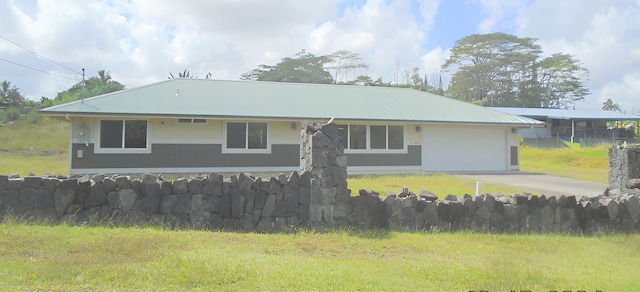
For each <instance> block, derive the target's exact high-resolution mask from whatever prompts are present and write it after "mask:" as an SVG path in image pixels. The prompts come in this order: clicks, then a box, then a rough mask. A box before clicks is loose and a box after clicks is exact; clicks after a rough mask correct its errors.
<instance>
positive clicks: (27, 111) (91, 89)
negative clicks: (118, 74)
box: [0, 70, 125, 122]
mask: <svg viewBox="0 0 640 292" xmlns="http://www.w3.org/2000/svg"><path fill="white" fill-rule="evenodd" d="M83 85H84V86H83ZM124 88H125V85H124V84H122V83H120V82H118V81H115V80H113V79H112V78H111V74H110V73H109V72H107V71H106V70H100V71H98V75H96V76H93V77H90V78H88V79H87V80H85V81H84V84H83V82H82V81H79V82H77V83H76V84H74V85H73V86H71V87H70V88H69V89H67V90H64V91H61V92H59V93H58V94H56V96H55V97H54V98H49V97H46V96H41V97H40V100H39V101H33V100H29V99H26V98H25V97H24V95H22V93H20V89H19V88H17V87H16V86H13V85H12V84H11V82H10V81H8V80H4V81H2V83H0V106H1V105H4V106H3V107H4V111H1V110H0V122H12V121H17V120H19V119H21V118H23V117H24V118H25V119H28V120H30V121H32V122H37V121H38V120H39V115H38V114H37V112H38V110H39V109H41V108H45V107H50V106H54V105H59V104H63V103H67V102H71V101H75V100H79V99H81V98H88V97H92V96H97V95H102V94H107V93H111V92H115V91H119V90H123V89H124Z"/></svg>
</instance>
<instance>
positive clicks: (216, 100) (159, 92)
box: [40, 78, 541, 127]
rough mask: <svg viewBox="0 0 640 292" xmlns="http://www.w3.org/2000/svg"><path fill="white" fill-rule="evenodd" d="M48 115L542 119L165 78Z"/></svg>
mask: <svg viewBox="0 0 640 292" xmlns="http://www.w3.org/2000/svg"><path fill="white" fill-rule="evenodd" d="M40 112H41V113H43V114H46V115H67V114H68V115H69V116H74V115H91V116H105V115H111V116H113V115H118V116H128V115H135V116H176V117H178V116H183V117H204V118H254V119H263V118H264V119H295V120H322V119H325V120H326V119H329V118H332V117H333V118H335V119H336V120H337V121H339V120H363V121H387V122H393V121H397V122H416V123H421V122H435V123H472V124H504V125H512V126H523V127H524V126H533V125H539V124H541V122H539V121H536V120H533V119H529V118H525V117H520V116H514V115H510V114H507V113H503V112H499V111H495V110H491V109H489V108H485V107H482V106H477V105H474V104H470V103H466V102H462V101H458V100H455V99H451V98H448V97H444V96H439V95H435V94H431V93H427V92H423V91H418V90H414V89H410V88H393V87H372V86H348V85H324V84H303V83H282V82H263V81H229V80H210V79H184V78H181V79H170V80H167V81H162V82H158V83H154V84H150V85H146V86H141V87H137V88H132V89H127V90H123V91H118V92H113V93H109V94H105V95H100V96H96V97H92V98H88V99H85V100H84V101H75V102H71V103H67V104H63V105H58V106H54V107H49V108H45V109H42V110H41V111H40Z"/></svg>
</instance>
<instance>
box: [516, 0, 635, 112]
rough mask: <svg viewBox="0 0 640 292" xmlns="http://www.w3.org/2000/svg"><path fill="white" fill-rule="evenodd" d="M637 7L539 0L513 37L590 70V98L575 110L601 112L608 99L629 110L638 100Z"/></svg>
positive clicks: (610, 2) (576, 0) (612, 1)
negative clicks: (529, 40) (574, 60)
mask: <svg viewBox="0 0 640 292" xmlns="http://www.w3.org/2000/svg"><path fill="white" fill-rule="evenodd" d="M638 15H640V4H638V3H637V2H636V3H634V2H630V1H617V0H608V1H587V2H585V1H580V0H566V1H556V0H539V1H536V2H535V3H533V4H532V5H531V6H530V7H529V8H528V9H527V12H526V13H524V14H523V15H522V18H521V19H520V28H519V30H518V34H519V35H521V36H531V37H535V38H538V39H539V43H540V44H541V46H542V49H543V50H544V51H545V52H547V53H556V52H563V53H569V54H572V55H574V56H575V57H576V58H577V59H578V60H580V61H581V62H582V63H583V64H584V66H585V67H586V68H587V69H589V71H590V81H589V82H588V87H589V88H590V90H591V95H590V96H588V97H587V98H586V100H585V101H584V102H582V103H578V104H577V105H576V108H584V109H600V108H601V107H602V102H603V101H604V100H606V99H607V98H611V99H612V100H613V101H614V102H616V103H618V104H620V106H622V108H623V109H625V110H628V111H629V112H630V111H631V109H632V108H633V107H634V106H635V107H637V104H639V101H640V98H639V97H638V94H637V91H636V92H633V90H632V89H634V88H638V78H637V76H638V75H640V54H639V52H638V49H637V48H638V47H640V39H639V38H638V35H640V20H639V19H638V17H637V16H638Z"/></svg>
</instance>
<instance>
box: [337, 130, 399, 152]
mask: <svg viewBox="0 0 640 292" xmlns="http://www.w3.org/2000/svg"><path fill="white" fill-rule="evenodd" d="M339 127H340V128H343V129H344V131H343V139H344V141H345V148H347V149H350V150H404V149H405V147H404V146H405V145H404V126H401V125H339Z"/></svg>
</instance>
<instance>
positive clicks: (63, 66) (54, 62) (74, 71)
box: [0, 35, 82, 74]
mask: <svg viewBox="0 0 640 292" xmlns="http://www.w3.org/2000/svg"><path fill="white" fill-rule="evenodd" d="M0 38H2V39H4V40H5V41H8V42H10V43H12V44H14V45H16V46H18V47H20V48H22V49H23V50H25V51H27V52H29V53H32V54H34V55H36V56H38V57H40V58H42V59H45V60H47V61H49V62H51V63H53V64H56V65H58V66H60V67H62V68H65V69H67V70H69V71H71V72H73V73H76V74H82V73H80V72H78V71H76V70H73V69H71V68H69V67H67V66H65V65H62V64H60V63H58V62H56V61H53V60H51V59H49V58H47V57H45V56H42V55H40V54H38V53H36V52H34V51H32V50H29V49H27V48H25V47H23V46H21V45H20V44H18V43H16V42H14V41H12V40H10V39H8V38H6V37H4V36H1V35H0ZM38 71H39V70H38Z"/></svg>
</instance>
